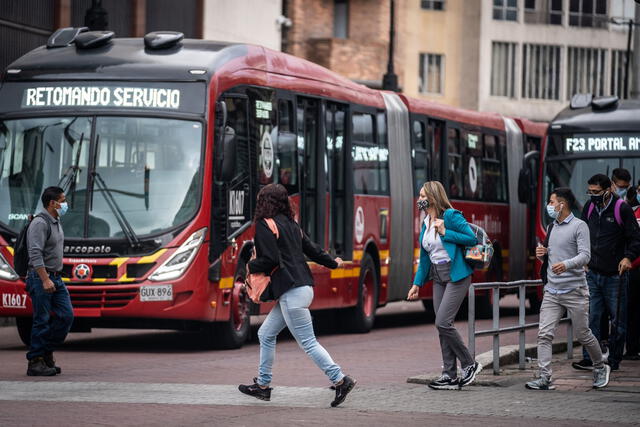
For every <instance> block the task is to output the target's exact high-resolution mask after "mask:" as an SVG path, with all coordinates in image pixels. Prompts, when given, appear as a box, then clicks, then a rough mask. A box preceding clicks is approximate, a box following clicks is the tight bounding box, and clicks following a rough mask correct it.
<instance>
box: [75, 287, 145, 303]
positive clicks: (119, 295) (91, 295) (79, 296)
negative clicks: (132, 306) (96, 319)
mask: <svg viewBox="0 0 640 427" xmlns="http://www.w3.org/2000/svg"><path fill="white" fill-rule="evenodd" d="M69 294H70V295H71V304H72V305H73V306H74V307H77V308H120V307H124V306H126V305H127V304H129V302H130V301H131V300H133V299H134V298H135V297H136V296H137V295H138V288H126V289H96V290H93V289H90V290H77V289H73V290H72V289H69Z"/></svg>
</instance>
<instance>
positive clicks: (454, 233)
mask: <svg viewBox="0 0 640 427" xmlns="http://www.w3.org/2000/svg"><path fill="white" fill-rule="evenodd" d="M443 219H444V228H445V229H446V230H445V233H444V236H440V239H441V240H442V246H444V249H445V250H446V251H447V254H449V258H451V281H452V282H457V281H458V280H462V279H464V278H465V277H467V276H469V275H470V274H472V273H473V269H472V268H471V267H470V266H469V264H467V262H466V261H465V260H464V248H465V246H473V245H475V244H477V243H478V242H477V239H476V236H475V235H474V234H473V231H471V227H469V223H468V222H467V220H466V219H464V216H462V212H460V211H458V210H455V209H447V210H446V211H444V218H443ZM426 228H427V227H426V225H425V224H424V222H423V223H422V230H420V237H419V239H418V245H419V246H420V263H419V264H418V271H417V272H416V276H415V278H414V279H413V284H414V285H417V286H422V285H424V284H425V282H426V281H428V280H429V271H430V270H431V259H430V258H429V253H428V252H427V251H426V250H425V249H424V248H423V247H422V237H423V236H424V232H425V230H426Z"/></svg>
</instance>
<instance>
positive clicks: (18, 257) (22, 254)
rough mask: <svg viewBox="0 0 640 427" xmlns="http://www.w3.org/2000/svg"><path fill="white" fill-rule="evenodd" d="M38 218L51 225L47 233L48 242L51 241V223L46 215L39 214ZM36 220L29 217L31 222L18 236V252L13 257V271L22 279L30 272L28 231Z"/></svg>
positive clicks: (16, 245)
mask: <svg viewBox="0 0 640 427" xmlns="http://www.w3.org/2000/svg"><path fill="white" fill-rule="evenodd" d="M36 216H39V217H40V218H42V219H44V220H45V221H46V222H47V224H49V230H48V232H47V240H49V238H50V237H51V221H50V220H49V218H47V216H46V215H44V214H38V215H36ZM34 218H35V217H34V216H30V217H29V222H27V225H25V226H24V227H23V228H22V231H20V234H18V238H17V239H16V244H15V248H16V251H15V253H14V256H13V269H14V270H15V272H16V273H17V274H18V276H20V277H25V276H26V275H27V271H29V245H28V244H27V230H28V229H29V226H30V225H31V222H32V221H33V219H34Z"/></svg>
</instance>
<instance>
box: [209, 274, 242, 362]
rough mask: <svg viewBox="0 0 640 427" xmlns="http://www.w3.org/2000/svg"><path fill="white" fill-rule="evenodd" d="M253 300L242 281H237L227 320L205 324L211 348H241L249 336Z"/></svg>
mask: <svg viewBox="0 0 640 427" xmlns="http://www.w3.org/2000/svg"><path fill="white" fill-rule="evenodd" d="M250 307H251V301H250V300H249V296H248V295H247V293H246V292H245V290H244V287H243V286H242V283H238V282H236V284H235V286H234V288H233V294H232V295H231V314H230V316H229V320H228V321H226V322H214V323H210V324H208V325H206V326H205V331H204V332H205V334H206V335H207V337H206V338H207V343H208V344H209V345H208V346H209V347H211V348H216V349H221V350H231V349H234V348H240V347H242V345H243V344H244V343H245V342H246V341H247V339H248V338H249V333H250V332H251V322H250V316H249V310H250Z"/></svg>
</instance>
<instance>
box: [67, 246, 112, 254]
mask: <svg viewBox="0 0 640 427" xmlns="http://www.w3.org/2000/svg"><path fill="white" fill-rule="evenodd" d="M64 253H65V254H85V255H90V254H108V253H111V246H105V245H101V246H84V245H78V246H69V245H67V246H65V247H64Z"/></svg>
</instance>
